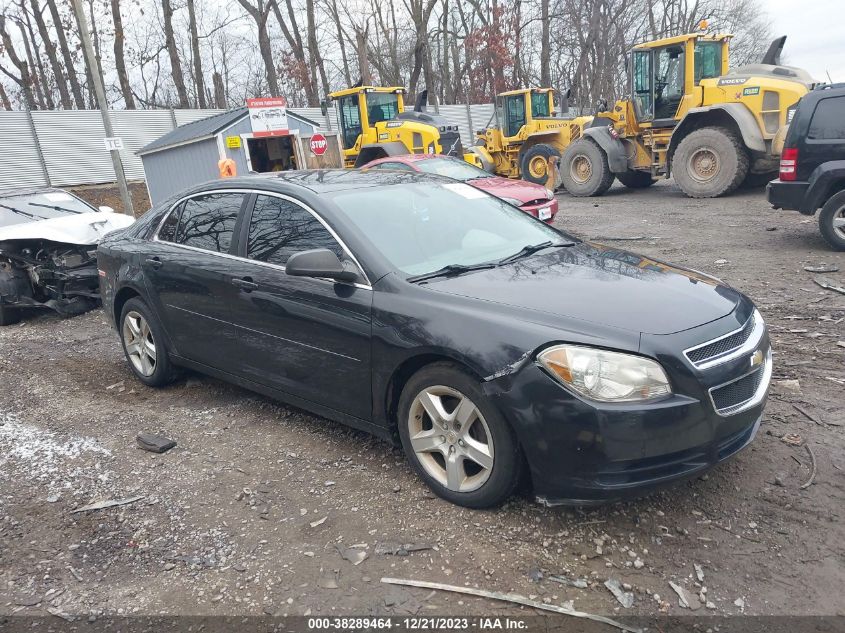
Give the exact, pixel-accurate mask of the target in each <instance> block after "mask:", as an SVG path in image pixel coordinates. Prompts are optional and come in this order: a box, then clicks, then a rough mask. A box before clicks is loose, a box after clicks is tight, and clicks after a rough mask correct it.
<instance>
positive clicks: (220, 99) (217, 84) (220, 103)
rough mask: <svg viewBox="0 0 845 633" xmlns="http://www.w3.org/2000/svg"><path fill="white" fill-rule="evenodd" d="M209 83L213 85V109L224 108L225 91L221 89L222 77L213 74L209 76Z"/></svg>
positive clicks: (218, 74)
mask: <svg viewBox="0 0 845 633" xmlns="http://www.w3.org/2000/svg"><path fill="white" fill-rule="evenodd" d="M211 83H212V84H214V107H216V108H220V109H225V108H226V90H225V88H224V87H223V75H221V74H220V73H214V74H213V75H211Z"/></svg>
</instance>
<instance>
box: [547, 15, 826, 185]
mask: <svg viewBox="0 0 845 633" xmlns="http://www.w3.org/2000/svg"><path fill="white" fill-rule="evenodd" d="M702 28H703V29H706V28H707V27H706V24H702ZM731 37H732V36H731V35H728V34H709V33H706V32H700V33H690V34H686V35H679V36H677V37H670V38H666V39H661V40H656V41H653V42H648V43H645V44H640V45H638V46H635V47H634V48H633V50H632V52H631V55H630V57H629V61H628V65H629V71H630V75H631V78H630V81H631V83H630V92H631V96H630V97H627V98H624V99H621V100H620V101H617V102H616V103H615V104H614V105H613V107H612V108H609V107H607V104H606V103H605V104H602V105H600V106H599V108H598V109H599V112H598V113H597V114H596V115H595V117H594V118H593V119H592V121H591V122H590V123H588V124H587V125H586V126H585V127H584V129H583V135H582V136H581V138H578V139H577V140H575V141H574V142H573V143H571V144H570V145H569V146H568V147H567V148H566V150H565V151H564V152H563V155H562V157H561V160H560V176H561V180H562V183H563V186H564V187H565V188H566V190H567V191H568V192H569V193H570V194H572V195H575V196H599V195H602V194H603V193H604V192H605V191H607V189H608V188H609V187H610V186H611V184H612V183H613V181H614V179H618V180H619V181H620V182H621V183H622V184H624V185H626V186H627V187H631V188H635V189H636V188H642V187H648V186H649V185H651V184H653V183H654V182H655V181H656V180H657V179H659V178H668V177H670V176H671V177H672V178H674V180H675V183H676V184H677V185H678V187H680V189H681V190H682V191H683V192H684V193H685V194H686V195H687V196H689V197H691V198H714V197H718V196H722V195H725V194H728V193H730V192H732V191H733V190H735V189H736V188H737V187H738V186H739V185H740V184H742V182H743V181H745V180H746V179H748V180H755V179H759V178H766V177H768V175H769V174H771V173H772V172H775V171H777V165H778V160H779V154H780V147H781V145H782V136H783V134H785V129H786V125H787V124H788V122H789V119H790V117H791V112H792V111H793V110H794V108H795V105H796V104H797V102H798V100H799V99H800V98H801V97H802V96H803V95H804V94H806V93H807V92H808V91H809V90H810V89H812V86H813V84H814V82H813V79H812V78H811V77H810V76H809V74H808V73H807V72H806V71H804V70H801V69H799V68H793V67H789V66H783V65H781V64H780V54H781V51H782V50H783V45H784V42H785V40H786V37H785V36H784V37H780V38H778V39H776V40H775V41H774V42H772V44H771V46H770V47H769V49H768V52H767V53H766V55H765V56H764V57H763V60H762V62H761V63H759V64H751V65H748V66H741V67H738V68H735V69H732V70H729V68H728V52H729V49H728V46H729V42H730V39H731ZM779 139H780V140H781V142H779Z"/></svg>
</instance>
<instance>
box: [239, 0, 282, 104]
mask: <svg viewBox="0 0 845 633" xmlns="http://www.w3.org/2000/svg"><path fill="white" fill-rule="evenodd" d="M238 2H239V3H240V5H241V6H242V7H243V8H244V9H245V10H246V12H247V13H249V15H250V16H251V17H252V19H253V20H255V25H256V27H257V28H258V52H259V53H261V59H262V61H263V62H264V72H265V73H266V75H267V87H268V88H269V90H270V93H271V94H270V96H272V97H278V96H279V77H278V75H277V73H276V64H275V62H274V61H273V48H272V46H271V45H270V35H269V33H268V32H267V18H268V17H270V10H271V9H272V8H273V5H275V0H270V2H269V3H268V4H267V6H266V7H265V6H264V2H263V0H258V6H257V7H254V6H252V5H251V4H250V3H249V1H248V0H238Z"/></svg>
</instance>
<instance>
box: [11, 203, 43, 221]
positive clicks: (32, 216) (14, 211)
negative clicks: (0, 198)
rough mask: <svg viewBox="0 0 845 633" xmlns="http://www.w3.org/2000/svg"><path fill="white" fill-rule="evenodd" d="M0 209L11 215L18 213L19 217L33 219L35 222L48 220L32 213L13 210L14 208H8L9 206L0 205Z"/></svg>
mask: <svg viewBox="0 0 845 633" xmlns="http://www.w3.org/2000/svg"><path fill="white" fill-rule="evenodd" d="M0 207H2V208H4V209H8V210H9V211H11V212H12V213H19V214H20V215H25V216H26V217H28V218H33V219H35V220H47V219H48V218H45V217H44V216H43V215H35V214H34V213H27V212H26V211H22V210H20V209H15V208H14V207H10V206H8V205H5V204H0Z"/></svg>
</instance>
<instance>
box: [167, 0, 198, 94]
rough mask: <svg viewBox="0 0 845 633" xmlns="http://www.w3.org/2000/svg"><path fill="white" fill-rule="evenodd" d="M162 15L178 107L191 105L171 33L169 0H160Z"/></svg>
mask: <svg viewBox="0 0 845 633" xmlns="http://www.w3.org/2000/svg"><path fill="white" fill-rule="evenodd" d="M161 10H162V17H163V18H164V43H165V47H166V48H167V55H168V57H170V72H171V74H172V77H173V84H174V85H175V86H176V94H177V95H178V96H179V107H180V108H189V107H191V105H190V102H189V101H188V91H187V90H186V89H185V78H184V76H183V75H182V65H181V63H180V61H179V49H178V48H177V47H176V36H175V35H174V34H173V6H172V5H171V4H170V0H161Z"/></svg>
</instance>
